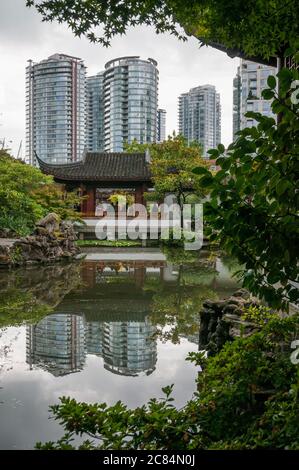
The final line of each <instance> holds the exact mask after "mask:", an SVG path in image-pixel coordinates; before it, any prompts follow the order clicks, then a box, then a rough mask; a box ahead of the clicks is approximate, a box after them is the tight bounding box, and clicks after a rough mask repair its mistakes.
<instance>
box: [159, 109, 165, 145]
mask: <svg viewBox="0 0 299 470" xmlns="http://www.w3.org/2000/svg"><path fill="white" fill-rule="evenodd" d="M164 140H166V110H165V109H158V116H157V142H164Z"/></svg>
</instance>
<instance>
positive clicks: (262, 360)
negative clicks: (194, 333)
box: [37, 315, 299, 450]
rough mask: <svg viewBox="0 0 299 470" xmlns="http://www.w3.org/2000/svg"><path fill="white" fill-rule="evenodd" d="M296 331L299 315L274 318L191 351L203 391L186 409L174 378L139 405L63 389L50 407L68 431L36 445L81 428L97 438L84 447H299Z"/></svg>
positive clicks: (66, 442) (62, 444)
mask: <svg viewBox="0 0 299 470" xmlns="http://www.w3.org/2000/svg"><path fill="white" fill-rule="evenodd" d="M298 332H299V317H298V315H297V316H296V317H295V316H294V317H290V318H287V319H284V320H281V319H275V320H272V321H271V322H270V323H269V324H267V325H266V326H265V327H264V328H263V329H262V330H261V331H260V332H258V333H255V334H254V335H253V336H251V337H249V338H246V339H244V338H240V339H238V340H236V341H234V342H233V343H227V344H226V345H225V346H224V349H223V350H222V351H221V352H220V353H219V354H218V355H217V356H215V357H211V358H208V359H205V358H204V357H203V355H202V354H201V353H192V354H190V358H189V359H190V360H192V361H194V362H196V364H197V365H199V364H202V365H203V370H202V372H201V373H199V374H198V380H197V382H198V383H197V385H198V392H196V393H195V395H194V397H193V399H192V400H190V401H189V402H188V403H187V404H186V405H185V406H184V407H183V408H182V409H177V408H176V407H175V406H174V404H173V403H172V401H173V398H172V396H171V394H172V389H173V385H171V386H167V387H164V388H163V389H162V391H163V393H164V395H165V397H164V398H162V399H159V400H158V399H151V400H150V401H149V402H148V403H147V404H146V405H143V406H142V407H138V408H136V409H128V408H127V407H126V406H125V405H124V404H123V403H121V402H117V403H116V404H115V405H113V406H111V407H108V406H107V404H106V403H101V404H87V403H80V402H76V400H74V399H72V398H68V397H62V398H61V403H60V404H58V405H54V406H52V407H51V410H52V413H53V414H54V417H55V419H56V420H58V421H59V422H60V423H61V424H62V425H63V427H64V429H65V431H66V434H65V436H64V437H63V438H62V439H61V440H59V441H58V442H56V443H54V442H48V443H46V444H41V443H38V444H37V448H39V449H70V448H74V445H73V444H72V437H73V435H74V434H78V435H81V436H83V435H89V436H90V437H91V438H92V440H91V439H87V440H85V441H84V442H83V443H82V444H81V445H79V448H81V449H93V448H98V449H147V450H152V449H165V450H167V449H171V450H188V449H199V448H206V449H211V448H225V449H243V448H245V449H246V448H250V449H253V448H268V449H269V448H270V449H273V448H281V449H286V448H288V449H298V447H299V441H298V431H299V422H298V412H299V400H298V392H299V388H298V385H299V384H298V367H297V366H295V365H294V364H292V362H291V361H290V354H291V348H290V344H291V341H292V340H293V338H294V337H296V334H297V335H298Z"/></svg>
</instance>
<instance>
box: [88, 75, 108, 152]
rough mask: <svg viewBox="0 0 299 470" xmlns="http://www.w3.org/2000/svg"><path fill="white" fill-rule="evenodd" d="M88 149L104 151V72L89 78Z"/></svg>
mask: <svg viewBox="0 0 299 470" xmlns="http://www.w3.org/2000/svg"><path fill="white" fill-rule="evenodd" d="M86 148H87V150H88V151H90V152H103V151H104V72H100V73H98V74H97V75H95V76H93V77H87V117H86Z"/></svg>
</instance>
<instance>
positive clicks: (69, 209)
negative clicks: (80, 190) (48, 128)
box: [0, 150, 80, 235]
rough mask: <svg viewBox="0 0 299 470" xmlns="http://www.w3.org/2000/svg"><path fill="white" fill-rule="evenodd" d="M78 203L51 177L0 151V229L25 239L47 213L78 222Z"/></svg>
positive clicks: (71, 194)
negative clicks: (22, 236) (53, 213)
mask: <svg viewBox="0 0 299 470" xmlns="http://www.w3.org/2000/svg"><path fill="white" fill-rule="evenodd" d="M79 202H80V198H79V197H77V195H76V194H75V193H68V194H66V193H65V192H64V191H63V190H62V187H61V186H59V185H56V184H54V183H53V179H52V177H50V176H45V175H44V174H43V173H42V172H41V171H40V170H39V169H38V168H35V167H32V166H31V165H26V164H25V163H24V162H23V161H21V160H16V159H14V158H12V157H10V155H9V154H8V153H7V152H6V151H5V150H1V151H0V229H8V230H10V231H11V232H13V233H14V234H17V235H26V234H28V233H30V232H31V231H32V230H33V228H34V225H35V223H36V222H37V220H39V219H40V218H41V217H43V216H44V215H45V214H47V213H48V212H55V213H56V214H57V215H58V216H59V217H60V218H61V219H78V218H79V214H78V212H76V211H75V209H74V208H75V206H76V205H78V204H79Z"/></svg>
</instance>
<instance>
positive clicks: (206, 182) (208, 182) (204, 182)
mask: <svg viewBox="0 0 299 470" xmlns="http://www.w3.org/2000/svg"><path fill="white" fill-rule="evenodd" d="M213 182H214V178H213V176H211V175H208V176H204V177H203V178H201V179H200V185H201V186H202V187H203V188H207V187H209V186H212V184H213Z"/></svg>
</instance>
